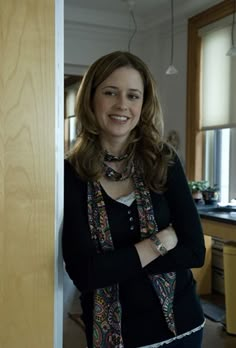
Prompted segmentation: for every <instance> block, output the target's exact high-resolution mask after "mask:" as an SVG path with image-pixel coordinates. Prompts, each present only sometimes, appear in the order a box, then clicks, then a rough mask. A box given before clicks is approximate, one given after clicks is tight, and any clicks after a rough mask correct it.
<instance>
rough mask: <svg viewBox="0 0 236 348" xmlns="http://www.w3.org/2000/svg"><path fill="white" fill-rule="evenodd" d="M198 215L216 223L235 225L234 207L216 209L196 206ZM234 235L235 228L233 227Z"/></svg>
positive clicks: (235, 210)
mask: <svg viewBox="0 0 236 348" xmlns="http://www.w3.org/2000/svg"><path fill="white" fill-rule="evenodd" d="M197 209H198V212H199V215H200V217H201V218H203V219H206V220H213V221H218V222H222V223H226V224H231V225H236V208H235V207H217V206H206V205H199V206H197ZM235 234H236V227H235Z"/></svg>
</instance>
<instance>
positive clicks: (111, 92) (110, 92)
mask: <svg viewBox="0 0 236 348" xmlns="http://www.w3.org/2000/svg"><path fill="white" fill-rule="evenodd" d="M104 94H105V95H111V96H114V95H116V93H115V92H114V91H105V92H104Z"/></svg>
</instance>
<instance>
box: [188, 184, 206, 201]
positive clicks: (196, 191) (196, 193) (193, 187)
mask: <svg viewBox="0 0 236 348" xmlns="http://www.w3.org/2000/svg"><path fill="white" fill-rule="evenodd" d="M188 185H189V189H190V191H191V192H192V196H193V199H194V201H195V202H196V203H199V202H200V201H202V200H203V194H202V192H203V191H205V190H206V188H207V187H209V183H208V181H206V180H200V181H189V182H188Z"/></svg>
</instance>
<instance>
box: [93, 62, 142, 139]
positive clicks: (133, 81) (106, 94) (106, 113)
mask: <svg viewBox="0 0 236 348" xmlns="http://www.w3.org/2000/svg"><path fill="white" fill-rule="evenodd" d="M143 94H144V86H143V80H142V77H141V75H140V73H139V72H138V71H137V70H135V69H133V68H130V67H122V68H118V69H116V70H114V71H113V73H112V74H111V75H110V76H108V78H107V79H106V80H104V81H103V82H102V83H101V84H100V85H99V86H98V87H97V89H96V91H95V95H94V99H93V110H94V113H95V116H96V118H97V121H98V124H99V126H100V130H101V133H100V136H101V141H102V142H103V143H106V142H112V141H114V140H115V141H119V142H120V143H125V142H126V140H127V138H128V136H129V134H130V132H131V131H132V129H134V128H135V126H136V125H137V123H138V122H139V119H140V115H141V110H142V105H143Z"/></svg>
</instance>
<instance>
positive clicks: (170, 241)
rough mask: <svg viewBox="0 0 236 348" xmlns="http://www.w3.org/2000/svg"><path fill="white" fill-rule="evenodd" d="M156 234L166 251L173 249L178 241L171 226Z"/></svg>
mask: <svg viewBox="0 0 236 348" xmlns="http://www.w3.org/2000/svg"><path fill="white" fill-rule="evenodd" d="M156 236H157V238H158V239H159V240H160V242H161V243H162V244H163V245H164V247H165V248H166V249H167V250H168V251H169V250H171V249H174V248H175V247H176V245H177V243H178V238H177V235H176V233H175V230H174V229H173V227H172V226H168V227H167V228H165V229H164V230H162V231H160V232H158V233H157V234H156Z"/></svg>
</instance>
